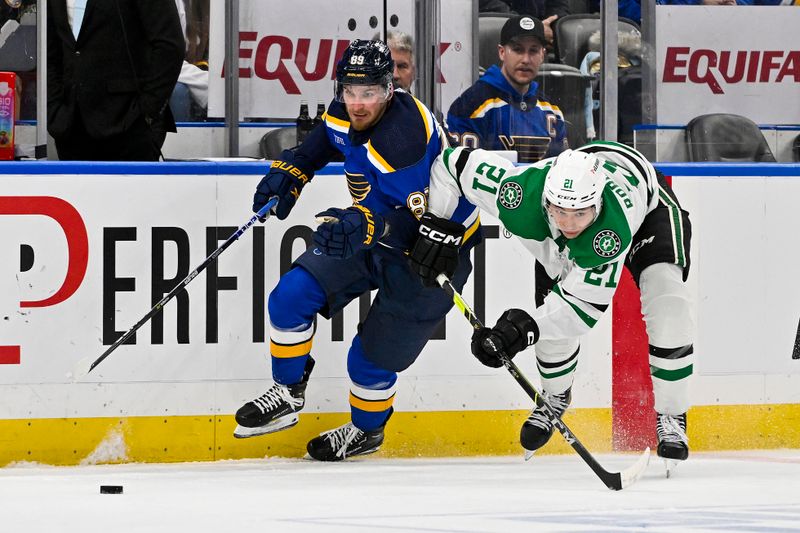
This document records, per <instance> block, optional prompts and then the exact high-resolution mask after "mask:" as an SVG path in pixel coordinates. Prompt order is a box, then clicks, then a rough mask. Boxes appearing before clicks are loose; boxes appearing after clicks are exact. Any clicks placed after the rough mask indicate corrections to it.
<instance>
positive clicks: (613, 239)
mask: <svg viewBox="0 0 800 533" xmlns="http://www.w3.org/2000/svg"><path fill="white" fill-rule="evenodd" d="M592 245H593V246H594V251H595V253H596V254H597V255H599V256H600V257H614V256H615V255H617V253H619V249H620V248H621V247H622V239H620V238H619V235H617V234H616V233H614V232H613V231H611V230H610V229H604V230H603V231H601V232H600V233H598V234H597V235H595V237H594V241H593V242H592Z"/></svg>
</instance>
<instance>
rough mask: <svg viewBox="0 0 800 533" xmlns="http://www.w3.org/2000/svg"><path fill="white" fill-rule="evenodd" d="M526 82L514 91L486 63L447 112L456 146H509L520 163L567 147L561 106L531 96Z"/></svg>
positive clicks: (495, 68) (533, 90) (532, 89)
mask: <svg viewBox="0 0 800 533" xmlns="http://www.w3.org/2000/svg"><path fill="white" fill-rule="evenodd" d="M538 88H539V86H538V84H537V83H536V82H532V83H531V86H530V88H529V90H528V92H527V93H525V94H519V93H518V92H517V90H516V89H514V88H513V87H512V86H511V84H510V83H508V80H506V78H505V77H504V76H503V73H502V72H501V71H500V68H499V67H498V66H497V65H492V66H491V67H489V69H488V70H487V71H486V74H484V75H483V76H482V77H481V78H480V79H479V80H478V81H477V82H475V84H474V85H472V87H470V88H469V89H467V90H466V91H464V92H463V93H462V94H461V96H459V97H458V98H457V99H456V100H455V101H454V102H453V104H452V105H451V106H450V110H449V111H448V113H447V128H448V130H449V131H450V133H451V134H453V136H454V137H458V142H459V144H461V145H462V146H469V147H471V148H483V149H485V150H515V151H516V152H517V154H518V161H519V162H520V163H534V162H536V161H539V160H540V159H543V158H545V157H552V156H555V155H558V154H560V153H561V152H562V151H564V150H565V149H566V148H568V147H569V145H568V142H567V128H566V124H565V123H564V115H563V113H562V112H561V110H560V109H559V108H558V107H557V106H555V105H553V104H550V103H548V102H546V101H544V100H543V99H539V97H538V96H537V90H538Z"/></svg>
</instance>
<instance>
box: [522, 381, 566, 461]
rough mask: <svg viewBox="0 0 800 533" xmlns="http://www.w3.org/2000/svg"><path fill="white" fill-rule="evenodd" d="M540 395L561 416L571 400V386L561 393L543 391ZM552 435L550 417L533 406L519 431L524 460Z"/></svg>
mask: <svg viewBox="0 0 800 533" xmlns="http://www.w3.org/2000/svg"><path fill="white" fill-rule="evenodd" d="M542 396H543V397H544V399H545V400H547V403H549V404H550V407H552V408H553V410H554V411H555V412H556V414H558V416H559V417H561V415H563V414H564V411H566V410H567V407H569V404H570V402H571V401H572V388H571V387H570V388H569V389H567V390H566V391H565V392H562V393H561V394H548V393H546V392H545V393H543V394H542ZM552 435H553V423H552V422H551V421H550V418H549V417H548V416H547V414H545V412H544V410H543V409H540V408H539V406H536V407H534V408H533V410H532V411H531V414H530V415H528V419H527V420H525V422H524V423H523V424H522V429H521V430H520V432H519V442H520V444H522V447H523V448H525V460H526V461H527V460H528V459H530V458H531V457H532V456H533V452H535V451H536V450H538V449H539V448H541V447H542V446H544V445H545V444H547V441H549V440H550V437H551V436H552Z"/></svg>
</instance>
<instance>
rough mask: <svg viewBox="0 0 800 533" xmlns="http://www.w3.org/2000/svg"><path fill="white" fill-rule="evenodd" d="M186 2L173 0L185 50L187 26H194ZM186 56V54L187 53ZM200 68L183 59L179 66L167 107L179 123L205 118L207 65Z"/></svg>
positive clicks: (205, 63)
mask: <svg viewBox="0 0 800 533" xmlns="http://www.w3.org/2000/svg"><path fill="white" fill-rule="evenodd" d="M185 2H186V0H175V7H177V8H178V18H179V19H180V22H181V31H182V32H183V36H184V39H186V46H187V50H188V48H189V44H190V38H189V34H190V33H192V34H194V33H195V32H190V31H189V26H190V25H192V24H195V22H194V21H192V20H187V17H186V4H185ZM187 55H188V52H187ZM202 65H203V66H204V67H205V68H201V66H199V65H196V64H193V63H191V62H189V61H188V60H187V58H186V57H184V60H183V64H182V65H181V73H180V74H179V75H178V83H177V84H176V85H175V89H173V91H172V96H171V97H170V100H169V106H170V108H171V109H172V113H173V115H175V120H177V121H179V122H191V121H196V120H202V119H204V118H205V117H206V116H207V111H208V63H207V62H205V61H203V62H202Z"/></svg>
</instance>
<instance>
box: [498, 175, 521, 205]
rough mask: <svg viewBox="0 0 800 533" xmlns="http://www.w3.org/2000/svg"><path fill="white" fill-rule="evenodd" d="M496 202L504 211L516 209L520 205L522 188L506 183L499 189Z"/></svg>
mask: <svg viewBox="0 0 800 533" xmlns="http://www.w3.org/2000/svg"><path fill="white" fill-rule="evenodd" d="M497 201H498V202H500V205H502V206H503V207H505V208H506V209H516V208H518V207H519V204H521V203H522V187H520V185H519V183H515V182H513V181H507V182H505V183H504V184H503V186H502V187H500V193H499V194H498V195H497Z"/></svg>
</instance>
